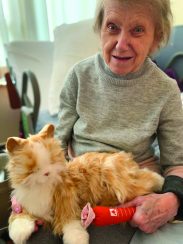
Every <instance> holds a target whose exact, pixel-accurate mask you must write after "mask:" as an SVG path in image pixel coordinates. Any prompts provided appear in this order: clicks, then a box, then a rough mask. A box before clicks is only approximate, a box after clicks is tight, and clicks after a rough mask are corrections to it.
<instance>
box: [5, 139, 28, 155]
mask: <svg viewBox="0 0 183 244" xmlns="http://www.w3.org/2000/svg"><path fill="white" fill-rule="evenodd" d="M25 143H26V139H22V138H19V137H9V138H8V139H7V141H6V149H7V150H8V152H10V153H13V151H14V150H15V149H17V148H19V147H21V146H23V145H25Z"/></svg>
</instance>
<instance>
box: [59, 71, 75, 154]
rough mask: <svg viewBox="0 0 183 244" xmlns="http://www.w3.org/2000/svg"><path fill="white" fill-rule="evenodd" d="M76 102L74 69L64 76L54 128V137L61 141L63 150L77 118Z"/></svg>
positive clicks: (66, 146)
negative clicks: (56, 124) (57, 121)
mask: <svg viewBox="0 0 183 244" xmlns="http://www.w3.org/2000/svg"><path fill="white" fill-rule="evenodd" d="M76 101H77V78H76V74H75V72H74V69H72V70H70V72H69V73H68V75H67V76H66V79H65V82H64V86H63V88H62V91H61V94H60V107H59V113H58V118H59V123H58V126H57V128H56V137H57V138H58V139H59V140H60V141H61V146H62V148H63V149H65V150H67V148H68V143H69V141H70V140H71V136H72V130H73V126H74V124H75V122H76V120H77V119H78V117H79V116H78V114H77V111H76Z"/></svg>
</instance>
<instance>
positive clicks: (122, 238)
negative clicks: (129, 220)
mask: <svg viewBox="0 0 183 244" xmlns="http://www.w3.org/2000/svg"><path fill="white" fill-rule="evenodd" d="M88 232H89V235H90V244H119V243H123V244H127V243H129V242H130V240H131V238H132V236H133V234H134V232H135V229H133V228H132V227H130V226H129V225H128V224H126V225H124V224H121V225H113V226H105V227H94V226H90V227H89V229H88ZM40 243H41V244H62V243H63V242H62V238H59V237H55V236H54V235H53V234H52V233H51V232H50V231H49V230H46V229H44V228H41V229H40V230H39V231H38V232H36V233H34V234H33V235H32V236H31V238H30V239H29V240H28V242H27V244H40Z"/></svg>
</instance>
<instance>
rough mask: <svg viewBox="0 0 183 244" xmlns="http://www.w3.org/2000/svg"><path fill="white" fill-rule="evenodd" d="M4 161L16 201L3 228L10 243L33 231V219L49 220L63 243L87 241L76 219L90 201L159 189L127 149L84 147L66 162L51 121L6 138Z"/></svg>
mask: <svg viewBox="0 0 183 244" xmlns="http://www.w3.org/2000/svg"><path fill="white" fill-rule="evenodd" d="M6 148H7V151H8V153H9V158H10V159H9V163H8V166H7V169H8V172H9V178H10V182H11V186H12V188H13V193H12V194H13V195H14V196H15V197H16V199H17V201H18V202H19V203H20V204H21V205H22V207H23V212H22V213H21V214H15V213H12V214H11V216H10V219H9V234H10V237H11V238H12V240H13V241H14V242H15V243H16V244H22V243H26V240H27V239H28V238H29V236H30V235H31V234H32V232H33V231H34V221H35V219H42V220H44V221H45V222H47V223H50V225H51V227H52V228H53V232H54V234H63V240H64V243H67V244H78V243H79V244H88V243H89V235H88V233H87V231H86V230H85V229H84V228H83V227H82V225H81V220H80V216H81V210H82V208H83V207H84V206H85V205H86V204H87V203H88V202H90V204H91V206H96V205H104V206H116V205H119V204H120V203H124V202H126V201H129V200H131V199H133V198H135V197H136V196H139V195H144V194H148V193H151V192H154V191H160V190H161V187H162V185H163V182H164V179H163V177H161V176H160V175H158V174H157V173H154V172H152V171H150V170H148V169H140V168H139V166H138V164H137V163H135V162H134V161H133V159H132V156H131V154H129V153H125V152H119V153H97V152H91V153H86V154H84V155H82V156H79V157H76V158H74V159H73V161H71V162H69V163H68V162H66V161H65V158H64V151H63V150H62V149H61V147H60V142H59V141H58V140H56V139H54V126H53V125H50V124H49V125H46V126H45V127H44V128H43V129H42V130H41V131H40V132H39V133H38V134H36V135H31V136H29V138H27V139H20V138H17V137H11V138H8V140H7V144H6Z"/></svg>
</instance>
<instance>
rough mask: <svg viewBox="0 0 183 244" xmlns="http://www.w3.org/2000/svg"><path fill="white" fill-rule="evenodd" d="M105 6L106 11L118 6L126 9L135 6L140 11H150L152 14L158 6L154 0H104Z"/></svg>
mask: <svg viewBox="0 0 183 244" xmlns="http://www.w3.org/2000/svg"><path fill="white" fill-rule="evenodd" d="M103 7H104V12H105V10H106V9H109V8H115V7H116V8H123V9H126V10H127V11H129V10H130V9H132V8H133V9H136V10H139V11H140V10H144V11H147V14H149V11H150V12H151V14H155V13H156V8H155V6H154V3H153V1H152V0H151V1H149V0H103Z"/></svg>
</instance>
